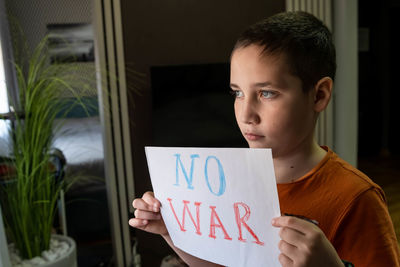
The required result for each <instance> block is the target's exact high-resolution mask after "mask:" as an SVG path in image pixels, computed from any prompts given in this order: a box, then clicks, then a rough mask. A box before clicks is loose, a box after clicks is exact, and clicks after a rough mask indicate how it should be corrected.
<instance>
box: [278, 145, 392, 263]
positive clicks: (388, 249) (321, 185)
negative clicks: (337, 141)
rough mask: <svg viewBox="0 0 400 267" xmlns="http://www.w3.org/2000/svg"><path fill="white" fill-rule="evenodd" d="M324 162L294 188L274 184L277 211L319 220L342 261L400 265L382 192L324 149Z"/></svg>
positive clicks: (301, 179)
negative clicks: (275, 187)
mask: <svg viewBox="0 0 400 267" xmlns="http://www.w3.org/2000/svg"><path fill="white" fill-rule="evenodd" d="M324 149H325V150H327V151H328V152H327V154H326V156H325V157H324V159H323V160H322V161H321V162H320V163H319V164H318V165H317V166H316V167H314V168H313V169H312V170H311V171H310V172H308V173H307V174H306V175H304V176H303V177H301V178H300V179H298V180H296V181H295V182H293V183H288V184H278V194H279V201H280V207H281V212H282V214H283V213H290V214H296V215H303V216H305V217H307V218H310V219H314V220H317V221H318V222H319V227H320V228H321V229H322V231H323V232H324V233H325V235H326V237H327V238H328V240H329V241H330V242H331V243H332V244H333V246H334V247H335V249H336V251H337V253H338V254H339V256H340V258H341V259H343V260H346V261H350V262H351V263H353V264H354V266H356V267H362V266H391V267H393V266H400V262H399V258H400V256H399V246H398V244H397V240H396V234H395V232H394V228H393V223H392V221H391V218H390V215H389V212H388V209H387V206H386V199H385V195H384V192H383V191H382V189H381V188H380V187H379V186H378V185H376V184H375V183H373V182H372V181H371V179H369V178H368V177H367V176H366V175H365V174H363V173H362V172H360V171H359V170H357V169H356V168H354V167H353V166H351V165H350V164H349V163H347V162H345V161H344V160H342V159H340V158H339V157H338V155H336V154H335V153H334V152H332V151H331V150H330V149H328V148H327V147H324Z"/></svg>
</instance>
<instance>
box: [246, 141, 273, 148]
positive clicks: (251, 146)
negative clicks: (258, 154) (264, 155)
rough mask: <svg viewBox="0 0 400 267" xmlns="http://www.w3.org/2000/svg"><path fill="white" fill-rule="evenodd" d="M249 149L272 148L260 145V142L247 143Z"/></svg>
mask: <svg viewBox="0 0 400 267" xmlns="http://www.w3.org/2000/svg"><path fill="white" fill-rule="evenodd" d="M247 144H248V145H249V148H271V146H268V145H267V144H263V143H259V142H247Z"/></svg>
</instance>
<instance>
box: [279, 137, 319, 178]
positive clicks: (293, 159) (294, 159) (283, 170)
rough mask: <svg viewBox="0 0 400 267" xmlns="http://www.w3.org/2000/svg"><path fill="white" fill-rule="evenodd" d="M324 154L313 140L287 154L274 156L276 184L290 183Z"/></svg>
mask: <svg viewBox="0 0 400 267" xmlns="http://www.w3.org/2000/svg"><path fill="white" fill-rule="evenodd" d="M325 155H326V151H325V150H324V149H323V148H321V147H320V146H319V145H318V144H317V143H316V142H315V141H313V142H312V143H311V144H310V145H309V146H307V147H304V148H301V149H298V150H296V151H293V153H291V154H290V155H288V156H282V157H275V158H274V169H275V176H276V181H277V183H278V184H286V183H291V182H294V181H296V180H298V179H299V178H301V177H303V176H304V175H305V174H306V173H308V172H309V171H310V170H312V169H313V168H314V167H315V166H316V165H317V164H318V163H319V162H320V161H321V160H322V159H323V158H324V157H325Z"/></svg>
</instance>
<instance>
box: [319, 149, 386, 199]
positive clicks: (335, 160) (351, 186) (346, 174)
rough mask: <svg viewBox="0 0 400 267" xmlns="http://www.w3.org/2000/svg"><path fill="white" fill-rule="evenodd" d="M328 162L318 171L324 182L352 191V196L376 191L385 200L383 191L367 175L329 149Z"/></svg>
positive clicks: (342, 189)
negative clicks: (327, 181)
mask: <svg viewBox="0 0 400 267" xmlns="http://www.w3.org/2000/svg"><path fill="white" fill-rule="evenodd" d="M324 149H326V150H327V156H326V162H325V164H324V165H323V166H322V167H321V168H320V169H319V171H317V173H318V172H319V175H321V177H323V180H325V181H326V180H329V181H330V183H334V184H335V185H336V186H337V187H338V188H340V190H341V191H350V192H352V194H361V193H363V192H365V191H367V190H371V189H373V190H375V191H376V192H378V193H379V194H381V195H382V197H383V198H384V194H383V191H382V189H381V188H380V187H379V185H377V184H376V183H374V182H373V181H372V179H371V178H370V177H368V176H367V175H366V174H365V173H363V172H362V171H360V170H359V169H357V168H356V167H354V166H353V165H351V164H350V163H348V162H346V161H345V160H343V159H342V158H340V157H339V156H338V155H337V154H336V153H335V152H333V151H332V150H331V149H329V148H328V147H324Z"/></svg>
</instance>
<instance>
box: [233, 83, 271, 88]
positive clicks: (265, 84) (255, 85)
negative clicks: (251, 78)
mask: <svg viewBox="0 0 400 267" xmlns="http://www.w3.org/2000/svg"><path fill="white" fill-rule="evenodd" d="M271 84H272V83H271V82H261V83H253V84H252V85H251V87H267V86H270V85H271ZM229 85H230V87H231V88H240V87H239V86H238V85H236V84H234V83H230V84H229Z"/></svg>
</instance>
